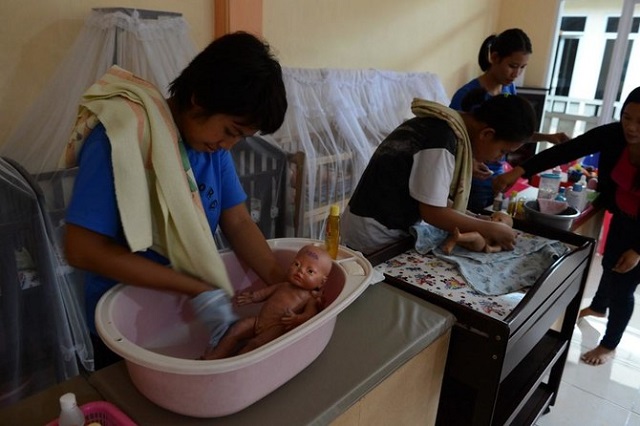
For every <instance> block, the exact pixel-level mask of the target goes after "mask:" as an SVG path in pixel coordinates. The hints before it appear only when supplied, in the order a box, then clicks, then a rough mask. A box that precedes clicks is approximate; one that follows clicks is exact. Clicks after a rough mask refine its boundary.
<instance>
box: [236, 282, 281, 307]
mask: <svg viewBox="0 0 640 426" xmlns="http://www.w3.org/2000/svg"><path fill="white" fill-rule="evenodd" d="M279 287H280V284H275V285H271V286H268V287H265V288H261V289H260V290H256V291H243V292H242V293H239V294H237V295H236V297H235V299H236V304H237V305H238V306H242V305H248V304H249V303H259V302H262V301H264V300H267V299H268V298H269V296H271V295H272V294H273V293H274V292H275V291H276V290H277V289H278V288H279Z"/></svg>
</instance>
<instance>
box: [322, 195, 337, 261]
mask: <svg viewBox="0 0 640 426" xmlns="http://www.w3.org/2000/svg"><path fill="white" fill-rule="evenodd" d="M324 243H325V248H326V249H327V252H328V253H329V256H331V258H332V259H336V258H337V257H338V246H339V245H340V206H339V205H337V204H333V205H331V208H330V209H329V217H328V218H327V224H326V226H325V236H324Z"/></svg>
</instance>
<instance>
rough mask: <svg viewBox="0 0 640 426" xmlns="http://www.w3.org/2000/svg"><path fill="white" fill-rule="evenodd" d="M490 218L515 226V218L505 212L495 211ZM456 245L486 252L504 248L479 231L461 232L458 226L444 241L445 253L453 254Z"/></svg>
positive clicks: (494, 251)
mask: <svg viewBox="0 0 640 426" xmlns="http://www.w3.org/2000/svg"><path fill="white" fill-rule="evenodd" d="M489 220H491V221H492V222H499V223H502V224H504V225H505V226H508V227H510V228H511V227H513V219H512V218H511V216H509V215H508V214H507V213H505V212H494V213H493V214H492V215H491V218H490V219H489ZM456 245H459V246H460V247H464V248H466V249H467V250H470V251H483V252H485V253H496V252H499V251H501V250H502V248H501V247H500V246H499V245H497V244H493V243H492V242H491V241H487V240H486V239H485V238H484V237H483V236H482V234H480V233H479V232H476V231H473V232H460V231H459V230H458V228H455V229H454V231H453V232H452V233H451V234H450V235H449V237H448V238H447V239H446V240H445V241H444V243H443V244H442V251H443V252H444V253H445V254H451V252H452V251H453V248H454V247H455V246H456Z"/></svg>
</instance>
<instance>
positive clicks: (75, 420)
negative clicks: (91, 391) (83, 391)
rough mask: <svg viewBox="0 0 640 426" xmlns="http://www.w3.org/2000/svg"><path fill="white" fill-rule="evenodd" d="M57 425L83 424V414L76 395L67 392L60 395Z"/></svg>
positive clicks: (79, 425)
mask: <svg viewBox="0 0 640 426" xmlns="http://www.w3.org/2000/svg"><path fill="white" fill-rule="evenodd" d="M58 425H59V426H83V425H84V414H83V413H82V410H81V409H80V407H78V403H77V402H76V395H75V394H73V393H71V392H69V393H65V394H64V395H62V396H61V397H60V417H58Z"/></svg>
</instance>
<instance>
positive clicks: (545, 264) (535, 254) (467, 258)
mask: <svg viewBox="0 0 640 426" xmlns="http://www.w3.org/2000/svg"><path fill="white" fill-rule="evenodd" d="M567 251H569V248H568V247H567V246H565V245H564V244H562V243H561V242H559V241H555V240H549V239H547V238H544V237H540V236H537V235H532V234H527V233H522V232H519V233H518V238H517V242H516V246H515V249H514V250H512V251H501V252H497V253H479V252H472V251H470V250H467V249H465V248H462V247H459V246H456V247H455V248H454V249H453V252H452V253H451V254H450V255H446V254H444V252H443V251H442V249H440V248H439V247H438V248H436V249H434V250H433V254H434V255H435V256H436V257H438V258H440V259H443V260H446V261H448V262H451V263H454V264H455V265H457V266H458V269H459V270H460V273H461V275H462V276H463V277H464V278H465V280H466V282H467V285H469V286H470V287H471V288H473V289H474V290H476V291H477V292H478V293H482V294H485V295H487V296H497V295H500V294H506V293H512V292H514V291H519V290H522V289H524V288H527V287H531V286H532V285H533V284H535V282H536V280H537V279H538V278H539V277H540V275H542V273H543V272H544V271H545V270H546V269H547V268H549V266H551V265H552V264H553V262H555V261H556V260H557V259H558V258H559V257H560V256H562V255H563V254H565V253H566V252H567Z"/></svg>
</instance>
